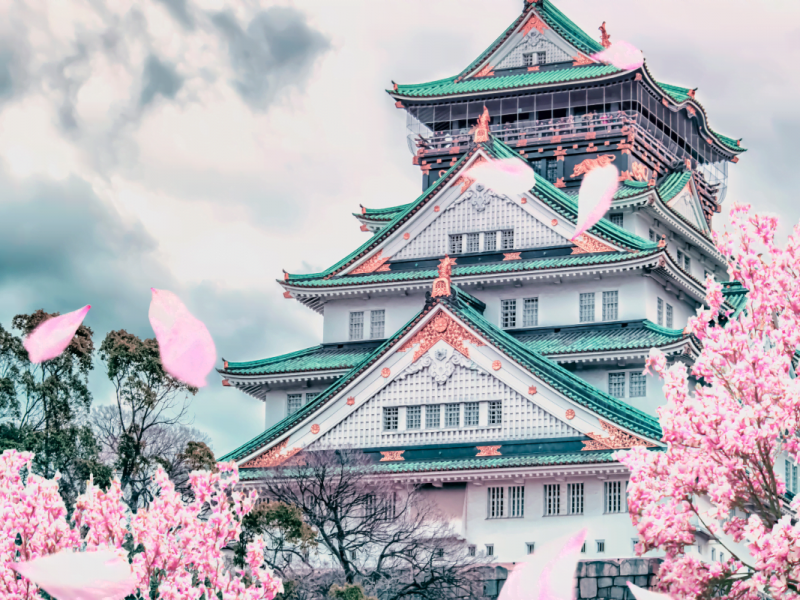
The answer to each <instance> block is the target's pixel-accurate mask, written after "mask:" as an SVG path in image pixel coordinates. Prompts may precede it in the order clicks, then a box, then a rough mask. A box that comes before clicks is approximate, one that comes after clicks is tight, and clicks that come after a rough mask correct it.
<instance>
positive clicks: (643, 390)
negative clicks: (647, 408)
mask: <svg viewBox="0 0 800 600" xmlns="http://www.w3.org/2000/svg"><path fill="white" fill-rule="evenodd" d="M626 380H627V383H628V386H627V388H628V398H644V397H646V396H647V377H646V376H645V375H644V374H643V373H641V372H640V371H629V372H626V371H623V372H620V373H609V374H608V393H609V395H610V396H614V398H619V399H620V400H622V399H624V398H625V388H626V385H625V383H626Z"/></svg>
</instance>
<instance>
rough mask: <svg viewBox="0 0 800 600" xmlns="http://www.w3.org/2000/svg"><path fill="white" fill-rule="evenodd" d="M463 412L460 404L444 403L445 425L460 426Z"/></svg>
mask: <svg viewBox="0 0 800 600" xmlns="http://www.w3.org/2000/svg"><path fill="white" fill-rule="evenodd" d="M460 412H461V405H460V404H445V405H444V426H445V427H458V421H459V417H460V416H461V415H460Z"/></svg>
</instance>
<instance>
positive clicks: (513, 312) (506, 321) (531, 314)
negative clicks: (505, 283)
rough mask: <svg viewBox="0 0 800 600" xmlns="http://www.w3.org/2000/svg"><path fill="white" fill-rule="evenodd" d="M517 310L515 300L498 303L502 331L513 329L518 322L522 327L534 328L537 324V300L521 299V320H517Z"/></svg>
mask: <svg viewBox="0 0 800 600" xmlns="http://www.w3.org/2000/svg"><path fill="white" fill-rule="evenodd" d="M517 308H518V301H517V299H516V298H515V299H512V300H501V301H500V324H501V326H502V328H503V329H513V328H515V327H517V323H519V322H520V321H521V323H522V326H523V327H536V326H537V325H538V324H539V299H538V298H523V299H522V319H519V318H518V314H517Z"/></svg>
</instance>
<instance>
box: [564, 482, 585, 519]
mask: <svg viewBox="0 0 800 600" xmlns="http://www.w3.org/2000/svg"><path fill="white" fill-rule="evenodd" d="M567 497H568V502H569V514H571V515H582V514H583V484H582V483H568V484H567Z"/></svg>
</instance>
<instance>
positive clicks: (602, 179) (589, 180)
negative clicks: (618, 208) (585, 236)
mask: <svg viewBox="0 0 800 600" xmlns="http://www.w3.org/2000/svg"><path fill="white" fill-rule="evenodd" d="M618 178H619V171H617V167H615V166H614V165H606V166H605V167H595V168H594V169H592V170H591V171H589V172H588V173H587V174H586V175H584V176H583V181H582V182H581V189H580V191H579V192H578V223H577V229H575V233H574V234H573V235H572V239H573V240H575V239H576V238H577V237H578V236H579V235H581V234H582V233H583V232H585V231H586V230H587V229H589V228H590V227H591V226H592V225H594V224H595V223H597V222H598V221H599V220H600V219H602V218H603V215H604V214H606V212H607V211H608V209H609V208H611V201H612V200H613V199H614V194H615V193H616V191H617V187H619V181H618Z"/></svg>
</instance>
